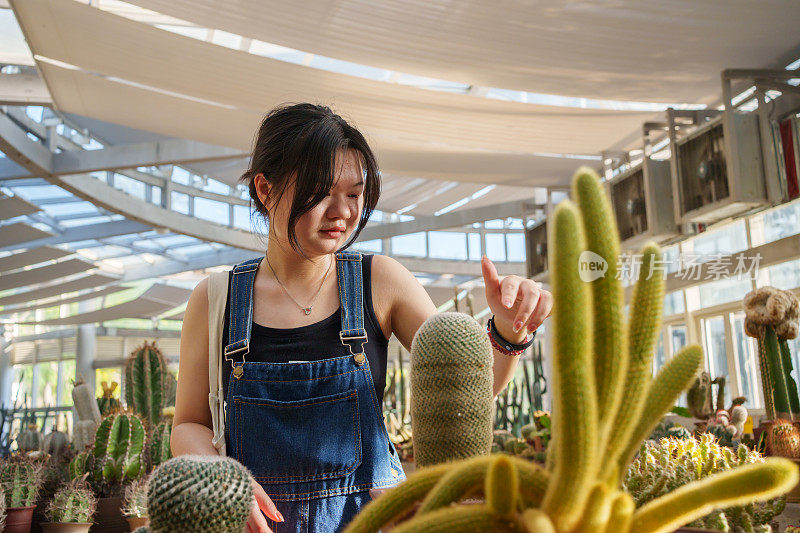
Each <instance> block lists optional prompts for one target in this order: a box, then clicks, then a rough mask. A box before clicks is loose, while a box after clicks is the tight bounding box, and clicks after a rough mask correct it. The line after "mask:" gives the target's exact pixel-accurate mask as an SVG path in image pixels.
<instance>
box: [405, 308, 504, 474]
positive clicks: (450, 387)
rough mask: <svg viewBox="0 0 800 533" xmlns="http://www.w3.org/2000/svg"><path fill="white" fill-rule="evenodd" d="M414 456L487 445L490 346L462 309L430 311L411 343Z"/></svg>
mask: <svg viewBox="0 0 800 533" xmlns="http://www.w3.org/2000/svg"><path fill="white" fill-rule="evenodd" d="M411 354H412V356H411V430H412V433H413V434H414V460H415V461H416V463H417V464H418V465H420V466H426V465H432V464H436V463H440V462H445V461H449V460H453V459H462V458H466V457H470V456H473V455H481V454H483V455H485V454H488V453H489V451H490V449H491V446H492V401H493V398H492V397H493V394H492V380H493V377H492V364H493V356H492V347H491V343H490V342H489V338H488V336H487V335H486V332H485V331H484V329H483V328H482V327H481V326H480V325H479V324H478V323H477V322H476V321H475V319H474V318H472V317H470V316H468V315H465V314H463V313H455V312H446V313H439V314H436V315H433V316H431V317H430V318H429V319H428V320H426V321H425V322H424V323H423V324H422V326H420V328H419V330H418V331H417V333H416V335H415V336H414V339H413V341H412V343H411Z"/></svg>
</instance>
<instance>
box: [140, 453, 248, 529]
mask: <svg viewBox="0 0 800 533" xmlns="http://www.w3.org/2000/svg"><path fill="white" fill-rule="evenodd" d="M252 502H253V487H252V486H251V484H250V474H249V473H248V471H247V469H246V468H245V467H244V466H242V465H241V464H240V463H238V462H236V461H235V460H233V459H230V458H221V457H214V456H200V455H182V456H179V457H175V458H173V459H170V460H169V461H167V462H165V463H164V464H162V465H160V466H159V467H158V468H156V469H155V470H154V471H153V474H152V477H151V479H150V487H149V489H148V491H147V509H148V514H149V516H150V530H151V531H153V532H154V533H167V532H172V531H181V532H183V533H193V532H194V533H200V532H208V533H239V532H241V531H242V530H243V529H244V527H245V524H246V523H247V518H248V517H249V515H250V507H251V505H252Z"/></svg>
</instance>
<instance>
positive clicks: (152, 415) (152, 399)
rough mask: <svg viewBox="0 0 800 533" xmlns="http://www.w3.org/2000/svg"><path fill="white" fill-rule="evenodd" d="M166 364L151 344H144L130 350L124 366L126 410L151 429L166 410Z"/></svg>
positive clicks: (159, 352) (158, 351)
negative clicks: (140, 418)
mask: <svg viewBox="0 0 800 533" xmlns="http://www.w3.org/2000/svg"><path fill="white" fill-rule="evenodd" d="M167 373H168V370H167V364H166V362H165V361H164V356H163V355H162V354H161V351H160V350H159V349H158V348H156V345H155V343H153V344H149V343H147V341H145V343H144V344H143V345H142V346H140V347H139V348H137V349H136V350H134V351H133V352H132V353H131V355H130V357H128V360H127V362H126V364H125V401H126V402H127V404H128V409H130V410H132V411H133V412H135V413H136V414H138V415H139V416H141V417H142V419H143V420H144V421H145V424H147V426H148V427H152V426H155V425H156V424H158V421H159V419H160V417H161V410H162V409H163V408H164V407H166V403H165V400H166V396H167V382H166V374H167Z"/></svg>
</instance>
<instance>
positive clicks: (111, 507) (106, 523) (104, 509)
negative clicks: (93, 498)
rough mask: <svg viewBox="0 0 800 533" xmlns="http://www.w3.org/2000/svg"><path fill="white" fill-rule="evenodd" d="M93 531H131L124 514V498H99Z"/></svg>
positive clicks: (101, 532)
mask: <svg viewBox="0 0 800 533" xmlns="http://www.w3.org/2000/svg"><path fill="white" fill-rule="evenodd" d="M89 531H90V532H91V533H120V532H121V531H129V526H128V521H127V520H125V517H124V516H123V515H122V498H121V497H119V496H117V497H114V498H99V499H98V500H97V512H96V513H95V515H94V525H92V528H91V529H90V530H89Z"/></svg>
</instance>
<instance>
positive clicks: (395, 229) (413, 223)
mask: <svg viewBox="0 0 800 533" xmlns="http://www.w3.org/2000/svg"><path fill="white" fill-rule="evenodd" d="M544 207H545V206H544V205H541V204H537V203H535V202H534V201H533V200H530V199H528V200H512V201H510V202H504V203H502V204H494V205H485V206H481V207H474V208H472V209H462V210H460V211H451V212H450V213H445V214H443V215H439V216H433V217H430V216H427V217H417V218H415V219H414V220H408V221H406V222H390V223H387V224H376V225H374V226H369V227H366V228H364V229H363V230H362V231H361V235H359V239H358V241H359V242H361V241H369V240H372V239H388V238H390V237H395V236H397V235H407V234H409V233H417V232H420V231H434V230H443V229H448V228H460V227H463V226H469V225H471V224H473V223H475V222H484V221H486V220H495V219H502V218H508V217H522V216H524V215H526V214H529V213H533V212H535V211H536V209H543V208H544Z"/></svg>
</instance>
